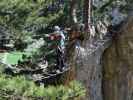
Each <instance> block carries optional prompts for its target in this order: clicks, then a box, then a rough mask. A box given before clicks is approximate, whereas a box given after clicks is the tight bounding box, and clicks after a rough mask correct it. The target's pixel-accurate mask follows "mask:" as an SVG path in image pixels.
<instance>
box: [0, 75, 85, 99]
mask: <svg viewBox="0 0 133 100" xmlns="http://www.w3.org/2000/svg"><path fill="white" fill-rule="evenodd" d="M0 87H1V88H0V99H2V98H4V97H6V99H11V97H13V98H15V97H20V98H27V99H28V98H29V99H31V98H32V99H31V100H33V98H42V99H45V100H71V99H72V100H74V99H75V98H80V97H83V96H84V95H85V88H84V87H83V86H82V84H81V83H78V82H76V81H73V82H70V84H69V86H63V85H60V86H56V87H55V86H48V87H44V86H43V85H41V86H36V85H35V84H34V82H32V81H29V80H26V79H25V78H24V77H20V76H19V77H14V78H7V76H4V75H0ZM5 95H6V96H5ZM29 99H28V100H29Z"/></svg>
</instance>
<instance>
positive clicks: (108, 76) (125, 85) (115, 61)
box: [103, 14, 133, 100]
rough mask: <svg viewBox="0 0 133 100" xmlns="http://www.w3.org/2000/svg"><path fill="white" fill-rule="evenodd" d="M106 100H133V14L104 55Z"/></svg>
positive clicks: (104, 91) (104, 93)
mask: <svg viewBox="0 0 133 100" xmlns="http://www.w3.org/2000/svg"><path fill="white" fill-rule="evenodd" d="M103 67H104V73H103V95H104V96H103V97H104V100H133V14H132V15H131V17H129V18H128V21H127V22H126V23H124V24H123V27H122V28H121V30H120V33H118V35H117V37H116V38H115V39H114V40H113V43H112V46H111V47H110V48H108V49H107V50H106V51H105V53H104V55H103Z"/></svg>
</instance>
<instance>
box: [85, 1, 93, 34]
mask: <svg viewBox="0 0 133 100" xmlns="http://www.w3.org/2000/svg"><path fill="white" fill-rule="evenodd" d="M91 3H92V1H91V0H84V11H83V12H84V15H83V17H84V18H83V21H84V24H85V32H86V33H88V32H89V31H90V24H91Z"/></svg>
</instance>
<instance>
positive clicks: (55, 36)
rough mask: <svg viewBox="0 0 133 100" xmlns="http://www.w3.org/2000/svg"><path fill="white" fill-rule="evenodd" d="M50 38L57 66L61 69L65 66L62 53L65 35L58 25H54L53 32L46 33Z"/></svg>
mask: <svg viewBox="0 0 133 100" xmlns="http://www.w3.org/2000/svg"><path fill="white" fill-rule="evenodd" d="M45 36H47V37H49V38H50V40H52V41H53V42H54V46H53V47H54V49H56V63H57V68H58V69H59V70H60V71H61V70H62V69H63V68H64V67H65V62H64V53H65V51H64V50H65V35H64V34H63V31H61V29H60V27H59V26H54V32H53V33H51V34H49V35H48V34H46V35H45Z"/></svg>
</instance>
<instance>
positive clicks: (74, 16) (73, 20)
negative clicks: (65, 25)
mask: <svg viewBox="0 0 133 100" xmlns="http://www.w3.org/2000/svg"><path fill="white" fill-rule="evenodd" d="M70 7H71V8H70V17H71V18H70V19H71V23H72V24H76V23H77V22H78V20H77V14H76V11H77V0H70Z"/></svg>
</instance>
